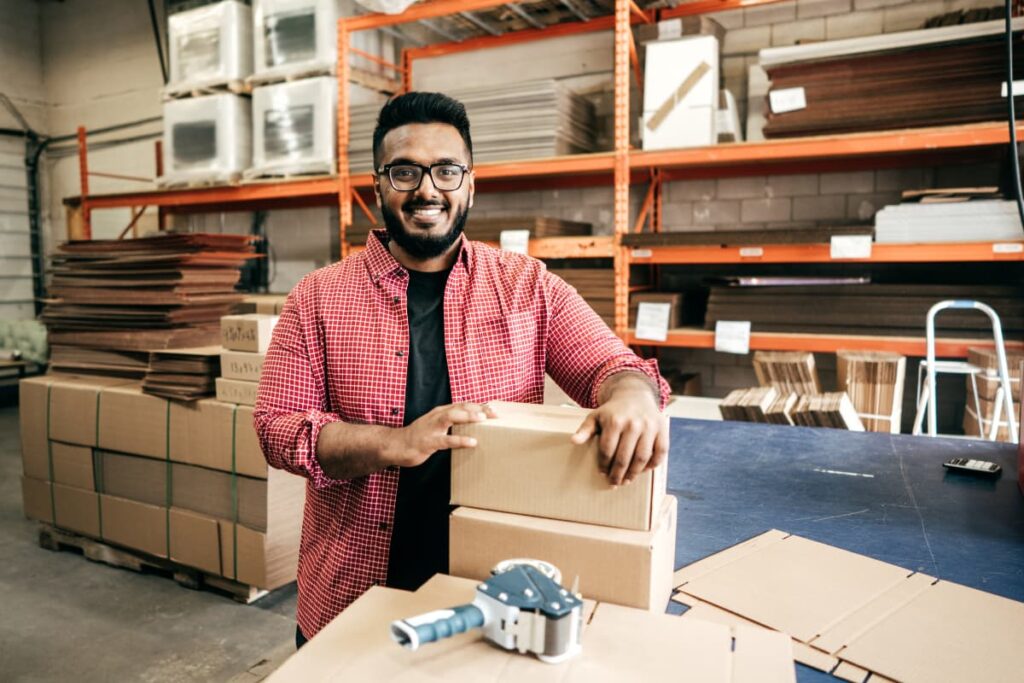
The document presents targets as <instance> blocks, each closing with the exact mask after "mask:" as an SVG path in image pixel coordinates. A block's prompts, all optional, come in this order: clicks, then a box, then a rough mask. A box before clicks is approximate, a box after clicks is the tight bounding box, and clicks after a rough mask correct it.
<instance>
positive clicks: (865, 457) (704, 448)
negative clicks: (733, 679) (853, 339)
mask: <svg viewBox="0 0 1024 683" xmlns="http://www.w3.org/2000/svg"><path fill="white" fill-rule="evenodd" d="M671 424H672V448H671V452H670V456H669V473H668V488H669V491H670V493H672V495H674V496H676V498H677V499H678V502H679V522H678V528H677V532H676V567H677V568H678V567H682V566H684V565H687V564H690V563H691V562H694V561H696V560H699V559H701V558H704V557H707V556H708V555H711V554H713V553H716V552H718V551H720V550H723V549H724V548H728V547H729V546H732V545H735V544H737V543H739V542H741V541H744V540H746V539H748V538H751V537H753V536H757V535H759V534H761V533H764V532H765V531H768V530H769V529H779V530H781V531H785V532H789V533H793V534H797V535H800V536H804V537H806V538H810V539H813V540H815V541H820V542H822V543H828V544H829V545H833V546H836V547H839V548H843V549H845V550H850V551H853V552H856V553H861V554H863V555H867V556H868V557H873V558H875V559H878V560H882V561H884V562H890V563H892V564H896V565H899V566H901V567H905V568H907V569H911V570H914V571H919V572H923V573H925V574H929V575H931V576H935V577H938V578H940V579H945V580H948V581H954V582H956V583H961V584H964V585H966V586H971V587H973V588H978V589H981V590H984V591H988V592H990V593H995V594H997V595H1002V596H1005V597H1008V598H1012V599H1014V600H1021V601H1024V496H1022V495H1021V493H1020V490H1019V488H1018V486H1017V447H1016V446H1015V445H1011V444H996V443H989V442H983V441H974V440H964V439H941V438H938V439H932V438H926V437H913V436H901V435H889V434H872V433H854V432H848V431H845V430H837V429H811V428H805V427H784V426H776V425H760V424H750V423H743V422H712V421H706V420H687V419H679V418H673V419H672V423H671ZM953 457H971V458H977V459H981V460H990V461H993V462H996V463H998V464H999V465H1001V466H1002V468H1003V471H1002V473H1001V475H1000V476H999V477H998V478H997V479H988V478H981V477H976V476H971V475H964V474H958V473H954V472H950V471H948V470H946V468H944V467H943V466H942V463H943V462H945V461H946V460H949V459H950V458H953ZM682 610H683V608H682V606H681V605H677V604H675V603H672V604H670V606H669V611H673V612H676V613H678V612H681V611H682ZM797 679H798V680H799V681H801V682H805V681H818V680H835V679H833V678H832V677H831V676H829V675H827V674H823V673H820V672H817V671H815V670H813V669H810V668H808V667H805V666H803V665H798V666H797Z"/></svg>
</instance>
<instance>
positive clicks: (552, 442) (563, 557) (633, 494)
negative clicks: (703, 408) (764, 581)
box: [449, 402, 676, 612]
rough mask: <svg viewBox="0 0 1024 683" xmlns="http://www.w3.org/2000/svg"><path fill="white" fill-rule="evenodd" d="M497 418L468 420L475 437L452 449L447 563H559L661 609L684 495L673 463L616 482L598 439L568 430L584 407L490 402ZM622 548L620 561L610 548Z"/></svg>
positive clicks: (595, 595) (611, 596) (590, 587)
mask: <svg viewBox="0 0 1024 683" xmlns="http://www.w3.org/2000/svg"><path fill="white" fill-rule="evenodd" d="M491 406H492V407H493V408H494V410H495V412H496V413H497V414H498V418H497V419H489V420H487V421H485V422H481V423H476V424H469V425H460V426H457V427H455V428H454V430H453V432H454V433H457V434H462V435H467V436H472V437H474V438H475V439H476V440H477V446H476V447H475V448H472V449H464V450H459V449H456V450H453V451H452V503H453V504H454V505H461V506H464V507H460V508H458V509H457V510H455V511H454V512H453V513H452V516H451V537H450V539H451V540H450V563H449V572H450V573H451V574H452V575H453V576H463V577H467V578H472V579H484V578H486V577H487V576H489V575H490V570H491V568H492V567H494V565H496V564H497V563H498V562H499V561H501V560H506V559H509V558H515V557H530V558H535V559H540V560H545V561H548V562H551V563H553V564H554V565H555V566H557V567H558V568H559V569H560V570H561V571H562V577H563V581H564V582H565V583H566V584H567V585H571V584H572V582H573V581H574V579H575V578H576V577H578V578H579V582H580V583H579V589H580V591H581V592H582V593H583V594H584V595H585V596H586V597H588V598H591V599H595V600H602V601H607V602H613V603H616V604H620V605H627V606H630V607H639V608H641V609H649V610H653V611H658V612H660V611H662V610H663V609H664V607H665V601H666V600H667V599H668V597H669V592H670V589H671V586H670V584H671V575H672V565H673V561H674V557H675V529H676V501H675V499H674V498H672V497H671V496H667V495H666V473H667V466H666V465H662V466H661V467H658V468H657V469H655V470H652V471H647V472H644V473H643V474H641V475H640V476H638V477H637V478H636V480H635V481H633V482H632V483H631V484H628V485H624V486H619V487H617V488H615V487H612V486H611V485H610V484H609V483H608V478H607V476H606V475H605V474H604V473H603V472H601V471H600V470H599V466H598V455H597V443H596V439H591V440H590V441H588V442H587V443H586V444H584V445H582V446H575V445H573V444H572V443H571V442H570V437H571V436H572V434H573V433H575V431H576V430H577V429H578V428H579V425H580V424H581V423H582V422H583V419H584V418H585V417H586V415H587V414H588V411H586V410H584V409H582V408H570V407H556V406H539V405H523V404H514V403H503V402H492V403H491ZM609 557H614V558H615V561H614V562H609V561H608V558H609Z"/></svg>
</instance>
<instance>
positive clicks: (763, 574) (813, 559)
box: [673, 530, 1024, 682]
mask: <svg viewBox="0 0 1024 683" xmlns="http://www.w3.org/2000/svg"><path fill="white" fill-rule="evenodd" d="M676 584H677V586H678V590H679V591H680V593H679V594H678V595H677V596H675V597H674V598H673V600H676V601H677V602H681V603H684V604H688V605H693V606H694V610H693V616H695V617H697V618H708V616H709V615H710V616H711V617H712V618H713V619H715V620H716V621H719V622H722V623H750V622H753V623H757V624H760V625H763V626H767V627H769V628H772V629H776V630H778V631H782V632H783V633H787V634H789V635H790V636H792V637H793V638H794V639H795V640H796V641H797V643H796V652H797V660H798V661H801V662H804V663H806V664H808V665H809V666H816V667H818V668H824V669H830V668H831V667H832V666H835V665H838V666H839V667H841V669H840V668H837V669H836V670H835V673H836V675H840V674H842V677H847V678H848V679H856V680H863V676H861V675H860V673H858V672H860V671H864V672H872V673H873V675H874V678H873V679H872V680H875V679H876V678H877V679H879V680H882V679H883V678H885V679H894V680H901V681H929V682H931V681H964V680H992V681H996V680H1000V681H1001V680H1020V677H1021V669H1020V662H1019V656H1020V653H1021V652H1024V603H1019V602H1016V601H1014V600H1009V599H1007V598H1002V597H999V596H996V595H992V594H989V593H984V592H982V591H978V590H975V589H972V588H967V587H965V586H961V585H958V584H954V583H948V582H944V581H939V580H937V579H935V578H934V577H931V576H928V575H926V574H918V573H915V572H913V571H911V570H909V569H904V568H902V567H898V566H896V565H891V564H887V563H884V562H879V561H877V560H873V559H871V558H868V557H864V556H862V555H858V554H856V553H851V552H848V551H846V550H842V549H839V548H834V547H832V546H828V545H825V544H823V543H817V542H815V541H810V540H808V539H805V538H801V537H799V536H793V535H789V534H786V533H785V532H781V531H776V530H771V531H768V532H766V533H764V534H762V535H760V536H757V537H755V538H752V539H750V540H748V541H746V542H744V543H740V544H739V545H736V546H733V547H731V548H728V549H726V550H724V551H722V552H720V553H716V554H715V555H712V556H711V557H708V558H705V559H704V560H700V561H698V562H695V563H693V564H691V565H689V566H686V567H683V568H682V569H680V570H679V571H678V572H676ZM858 676H859V678H858Z"/></svg>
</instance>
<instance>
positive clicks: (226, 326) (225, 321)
mask: <svg viewBox="0 0 1024 683" xmlns="http://www.w3.org/2000/svg"><path fill="white" fill-rule="evenodd" d="M276 324H277V316H276V315H268V314H265V313H247V314H243V315H226V316H224V317H223V318H221V319H220V330H221V346H223V347H224V351H223V352H222V353H221V356H220V377H218V378H217V400H218V401H224V402H225V403H237V404H240V405H246V406H254V405H256V389H257V388H258V387H259V381H260V372H261V371H262V370H263V359H264V357H265V355H266V352H267V347H269V346H270V335H271V334H272V333H273V331H274V325H276Z"/></svg>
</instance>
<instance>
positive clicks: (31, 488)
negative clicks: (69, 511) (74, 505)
mask: <svg viewBox="0 0 1024 683" xmlns="http://www.w3.org/2000/svg"><path fill="white" fill-rule="evenodd" d="M52 496H53V491H52V485H51V484H50V482H48V481H42V480H39V479H32V478H30V477H22V478H21V502H22V507H23V509H24V510H25V516H26V517H28V518H29V519H37V520H39V521H40V522H46V523H48V524H53V499H52Z"/></svg>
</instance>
